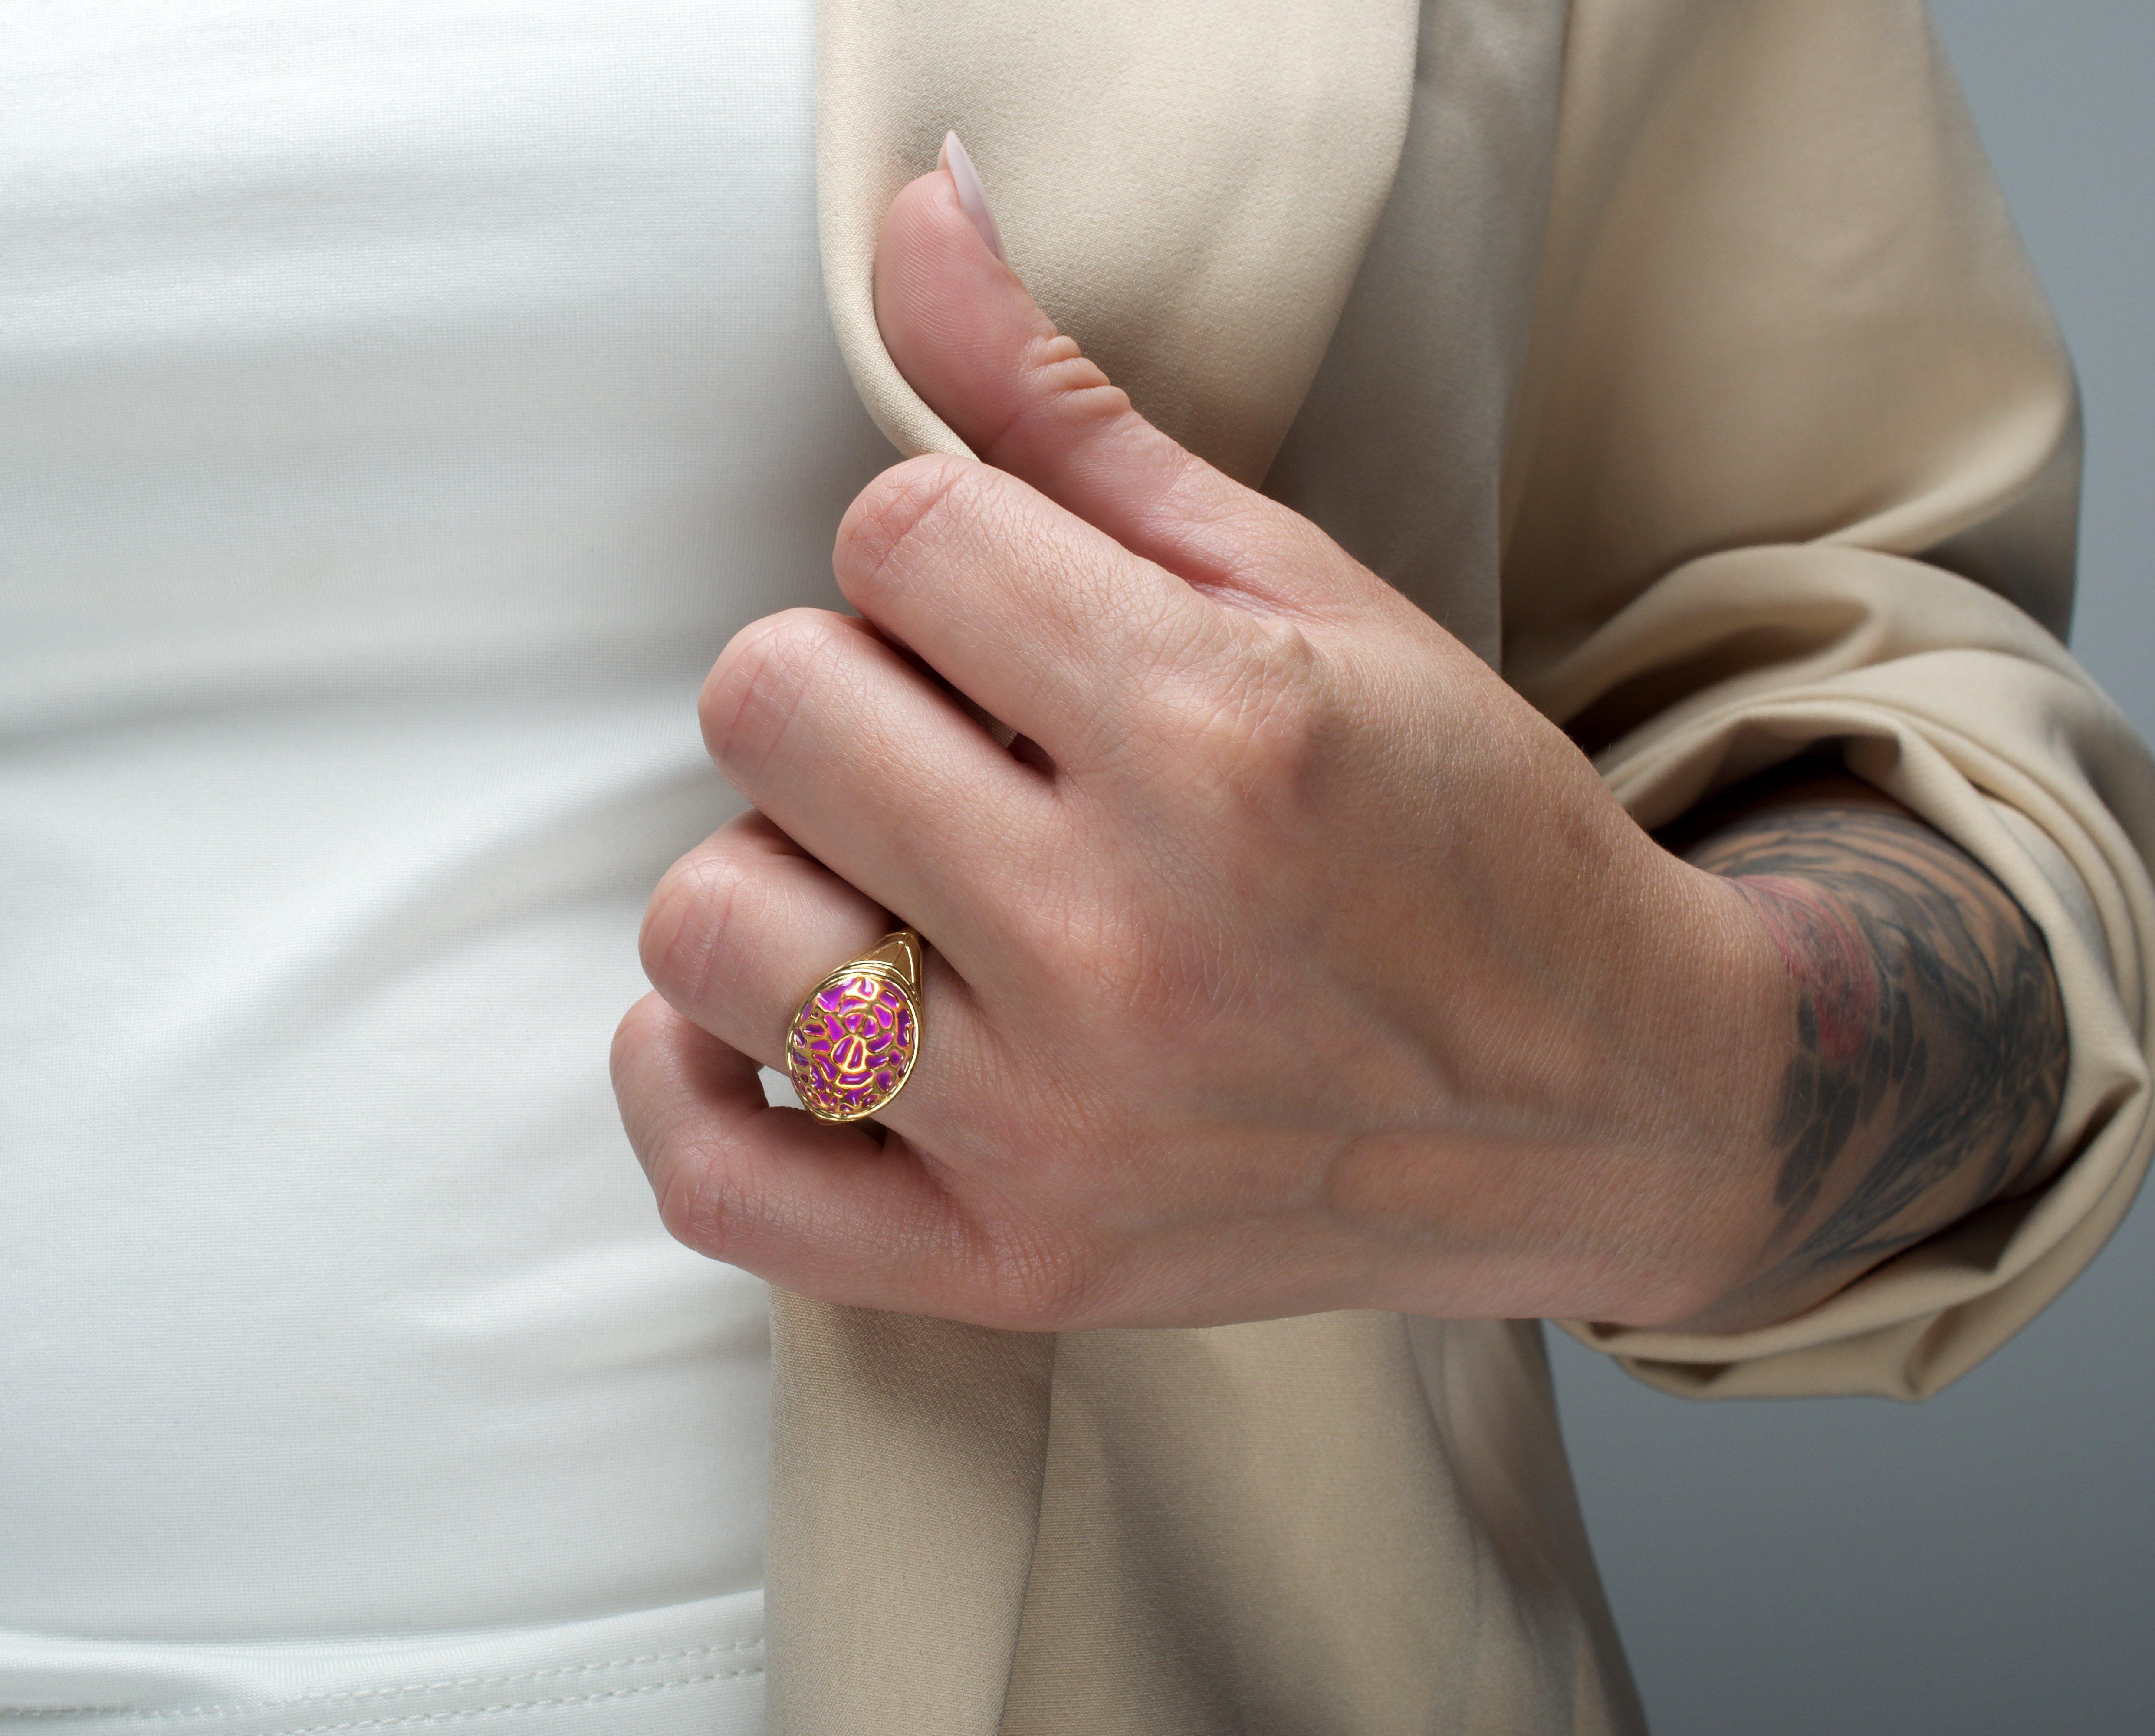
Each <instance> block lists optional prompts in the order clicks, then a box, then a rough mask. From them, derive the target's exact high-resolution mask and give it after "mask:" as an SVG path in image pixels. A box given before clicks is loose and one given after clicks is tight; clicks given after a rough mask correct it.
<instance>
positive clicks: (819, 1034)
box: [786, 929, 923, 1121]
mask: <svg viewBox="0 0 2155 1736" xmlns="http://www.w3.org/2000/svg"><path fill="white" fill-rule="evenodd" d="M922 962H923V943H922V941H921V939H920V936H919V935H916V934H915V933H914V931H913V930H912V929H897V930H896V931H895V932H893V933H892V934H888V935H884V936H883V939H882V940H879V941H878V942H877V943H876V945H875V946H874V947H873V949H872V950H869V951H868V952H865V953H863V954H862V955H861V956H860V957H858V958H857V959H849V960H847V962H846V963H844V964H842V965H839V966H838V968H837V970H833V971H832V973H831V974H830V975H829V976H827V977H825V978H824V979H823V980H822V981H821V982H819V983H817V984H816V986H815V987H814V988H813V989H811V990H810V991H809V993H808V998H807V999H806V1000H805V1001H802V1002H801V1010H800V1011H798V1012H796V1013H795V1014H794V1015H793V1022H792V1024H791V1026H790V1027H788V1028H787V1030H786V1072H787V1073H788V1074H790V1075H791V1078H792V1080H793V1088H794V1089H795V1090H796V1092H798V1093H800V1096H801V1106H802V1107H803V1108H804V1109H806V1110H807V1111H808V1113H809V1114H811V1115H813V1116H814V1117H815V1118H816V1119H817V1120H818V1121H864V1120H866V1119H868V1117H869V1116H871V1115H873V1114H875V1113H876V1111H877V1110H878V1109H882V1108H883V1107H884V1106H885V1105H886V1104H888V1103H889V1102H890V1100H891V1099H892V1098H893V1097H896V1096H897V1095H898V1093H899V1092H900V1091H902V1090H903V1089H904V1088H905V1082H906V1080H907V1078H909V1077H910V1076H911V1074H912V1072H913V1063H914V1062H915V1061H917V1060H918V1059H919V1057H920V1042H921V1036H922V1027H921V1017H920V996H921V982H922Z"/></svg>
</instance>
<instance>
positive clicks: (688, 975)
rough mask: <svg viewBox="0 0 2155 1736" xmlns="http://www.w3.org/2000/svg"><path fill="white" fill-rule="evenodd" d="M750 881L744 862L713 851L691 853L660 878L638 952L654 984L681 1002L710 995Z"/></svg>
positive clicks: (695, 1002)
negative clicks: (718, 962) (721, 957)
mask: <svg viewBox="0 0 2155 1736" xmlns="http://www.w3.org/2000/svg"><path fill="white" fill-rule="evenodd" d="M746 883H747V876H746V874H745V873H744V871H743V869H742V867H741V865H740V863H736V862H735V861H733V860H731V859H730V858H728V857H726V856H724V855H721V854H719V853H716V852H714V851H711V850H708V849H705V850H696V851H692V852H691V853H689V854H688V855H686V856H684V857H683V858H681V859H680V860H679V861H678V862H677V863H674V864H673V867H671V868H668V869H667V870H666V872H665V873H663V874H662V875H661V876H660V877H659V880H658V886H657V887H656V888H653V892H652V894H651V903H650V904H649V905H648V908H647V909H645V911H644V913H643V927H642V931H641V932H640V933H639V934H638V935H637V955H638V956H639V957H640V958H641V960H642V964H643V974H644V975H645V976H647V977H648V978H649V979H650V981H651V986H653V988H655V989H657V990H658V991H659V992H660V993H661V994H663V995H664V996H666V998H667V999H668V1000H669V1001H673V1002H674V1003H675V1004H676V1005H677V1006H679V1005H687V1006H700V1005H702V1004H703V1002H704V1001H706V1000H708V999H709V994H710V987H711V981H712V977H713V975H714V970H715V967H716V964H717V960H718V959H719V955H720V953H721V952H722V951H723V950H724V944H725V941H726V938H727V936H728V935H729V934H731V933H732V932H733V930H734V929H735V925H736V924H735V914H736V907H737V906H738V904H739V903H740V897H741V894H742V892H743V890H744V888H745V885H746Z"/></svg>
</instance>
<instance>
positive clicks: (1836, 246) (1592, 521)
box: [1503, 0, 2155, 1398]
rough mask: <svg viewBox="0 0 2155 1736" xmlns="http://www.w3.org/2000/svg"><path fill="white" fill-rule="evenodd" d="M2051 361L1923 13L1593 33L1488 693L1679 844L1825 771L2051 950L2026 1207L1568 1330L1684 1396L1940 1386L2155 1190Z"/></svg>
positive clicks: (2070, 434)
mask: <svg viewBox="0 0 2155 1736" xmlns="http://www.w3.org/2000/svg"><path fill="white" fill-rule="evenodd" d="M2079 441H2080V421H2079V415H2078V409H2077V401H2076V392H2075V387H2074V383H2073V378H2072V373H2071V366H2070V365H2069V363H2068V361H2067V359H2066V357H2065V352H2064V349H2063V346H2062V344H2061V343H2060V339H2059V336H2058V335H2057V332H2056V330H2055V325H2054V323H2053V321H2052V320H2051V318H2050V314H2049V311H2048V310H2047V308H2046V307H2045V304H2044V301H2043V299H2042V295H2041V293H2040V289H2039V288H2038V286H2037V284H2036V282H2035V276H2034V274H2033V272H2032V270H2031V269H2030V266H2029V264H2028V261H2027V259H2026V258H2025V255H2024V253H2023V251H2022V249H2021V248H2020V245H2019V241H2018V239H2017V238H2016V237H2015V235H2014V231H2013V228H2012V225H2011V223H2010V221H2009V218H2008V217H2007V215H2006V213H2005V211H2004V206H2003V203H2002V202H2001V200H2000V197H1999V192H1998V190H1997V188H1996V186H1995V184H1994V182H1993V180H1992V177H1991V176H1990V173H1989V168H1988V166H1987V165H1986V163H1985V161H1984V156H1983V151H1982V148H1981V146H1980V144H1979V142H1978V139H1977V137H1976V136H1975V133H1974V130H1973V125H1972V123H1971V121H1970V120H1969V117H1968V113H1967V111H1966V109H1965V106H1964V105H1963V101H1962V99H1961V97H1960V95H1959V93H1958V90H1957V88H1956V86H1955V85H1954V84H1953V79H1952V75H1951V73H1950V71H1949V69H1948V67H1947V66H1946V64H1945V63H1944V60H1943V55H1942V54H1941V51H1940V49H1939V48H1938V46H1937V42H1936V39H1935V38H1934V36H1933V34H1932V31H1931V29H1930V27H1929V23H1928V20H1927V17H1926V16H1925V14H1924V13H1923V11H1922V8H1921V7H1920V6H1919V5H1917V4H1912V3H1902V0H1655V3H1651V4H1648V5H1645V6H1641V5H1638V4H1635V3H1627V0H1575V3H1574V7H1573V11H1572V19H1571V25H1570V36H1569V41H1568V44H1567V47H1566V68H1565V73H1564V88H1563V99H1562V107H1561V111H1560V123H1559V145H1558V157H1557V169H1556V179H1555V185H1554V194H1553V199H1552V207H1551V217H1550V223H1549V230H1548V240H1547V244H1546V248H1545V251H1544V255H1543V263H1542V268H1541V272H1540V275H1539V279H1538V289H1537V295H1536V301H1535V306H1534V312H1533V325H1532V332H1531V337H1530V341H1529V345H1528V361H1527V369H1526V374H1525V378H1524V382H1523V387H1522V389H1521V392H1520V394H1519V397H1518V401H1517V402H1516V405H1515V407H1514V417H1513V428H1512V434H1511V443H1510V446H1509V450H1508V454H1507V464H1506V497H1505V513H1506V541H1505V561H1504V591H1503V602H1504V619H1505V631H1504V667H1505V671H1506V673H1507V676H1508V678H1509V679H1511V680H1512V681H1513V683H1514V684H1515V685H1517V686H1518V688H1519V689H1520V690H1521V691H1522V692H1523V693H1524V694H1526V695H1527V696H1528V698H1529V699H1531V700H1533V702H1534V703H1535V704H1537V705H1538V706H1539V707H1540V708H1541V709H1543V711H1545V712H1546V713H1547V714H1549V715H1550V716H1552V717H1554V719H1557V720H1558V721H1559V722H1560V723H1562V724H1563V725H1564V726H1565V728H1566V729H1567V730H1569V731H1570V732H1571V734H1572V735H1573V736H1574V739H1575V740H1578V741H1579V743H1580V744H1581V745H1582V746H1584V748H1586V749H1587V750H1588V751H1589V752H1591V753H1593V754H1594V755H1595V757H1596V760H1597V763H1598V764H1599V766H1600V769H1601V771H1602V773H1603V775H1604V776H1605V779H1606V781H1607V782H1608V785H1609V786H1610V789H1611V790H1612V791H1614V792H1615V794H1616V796H1618V798H1619V799H1620V801H1622V802H1623V803H1624V804H1625V807H1627V808H1628V809H1629V810H1630V812H1632V813H1633V814H1634V815H1635V817H1637V818H1638V819H1639V820H1640V821H1641V822H1642V823H1644V824H1646V825H1647V826H1649V827H1657V826H1660V825H1661V824H1663V823H1664V822H1667V821H1669V820H1671V819H1672V818H1674V817H1676V816H1677V815H1678V814H1680V813H1681V812H1683V811H1684V810H1685V809H1687V808H1688V807H1691V806H1692V805H1693V804H1694V803H1696V802H1697V801H1700V800H1702V798H1704V797H1705V796H1708V795H1710V794H1711V793H1712V792H1713V791H1716V790H1717V789H1719V788H1722V787H1723V786H1727V785H1728V784H1731V783H1733V782H1735V781H1738V780H1739V779H1742V778H1743V777H1746V776H1749V775H1751V774H1753V773H1754V772H1757V771H1761V770H1763V769H1765V768H1766V767H1768V766H1772V765H1774V764H1775V763H1777V762H1779V761H1781V760H1785V759H1788V758H1789V757H1791V756H1793V755H1796V754H1799V753H1802V752H1804V751H1808V750H1817V749H1820V748H1829V747H1830V748H1832V749H1834V750H1838V751H1839V752H1840V755H1842V756H1843V758H1844V759H1845V761H1846V763H1847V765H1848V766H1849V767H1850V770H1851V771H1854V772H1856V774H1858V775H1859V776H1862V777H1864V778H1866V779H1867V780H1869V781H1871V782H1872V783H1874V784H1876V785H1877V786H1880V787H1881V788H1882V789H1884V790H1886V791H1888V792H1889V793H1890V794H1891V795H1893V796H1896V797H1897V798H1898V799H1899V800H1900V801H1902V802H1904V803H1906V804H1907V806H1908V807H1910V808H1912V809H1913V810H1914V811H1915V812H1917V813H1918V814H1920V815H1922V817H1924V818H1925V819H1926V820H1927V821H1928V822H1930V823H1931V824H1932V825H1933V826H1935V827H1937V829H1938V830H1939V831H1940V832H1943V833H1944V834H1945V835H1947V836H1948V837H1951V838H1953V840H1954V841H1955V842H1958V844H1960V845H1961V846H1962V848H1964V849H1966V850H1968V852H1969V853H1971V854H1972V855H1973V856H1974V857H1976V858H1978V860H1979V861H1981V862H1982V863H1984V865H1985V866H1986V867H1987V868H1989V870H1990V871H1991V873H1993V874H1994V875H1995V876H1996V877H1997V878H1998V879H1999V881H2000V882H2001V883H2003V884H2004V886H2005V887H2006V888H2008V889H2009V891H2010V892H2011V893H2012V894H2013V895H2014V897H2015V898H2016V899H2018V900H2019V902H2020V904H2021V905H2022V906H2023V907H2024V909H2026V911H2027V912H2028V914H2029V915H2030V917H2031V919H2033V920H2034V921H2035V923H2036V924H2038V926H2039V927H2040V929H2041V930H2042V932H2043V935H2044V937H2045V940H2046V942H2047V943H2048V945H2049V948H2050V957H2051V960H2052V962H2053V964H2054V965H2055V969H2056V972H2057V978H2058V984H2059V987H2060V991H2061V992H2062V995H2063V997H2064V1001H2065V1016H2066V1022H2067V1026H2068V1029H2069V1033H2070V1040H2071V1063H2070V1069H2069V1073H2068V1077H2067V1080H2066V1084H2065V1096H2064V1101H2063V1104H2062V1106H2061V1108H2060V1113H2059V1115H2058V1119H2057V1121H2056V1124H2055V1127H2054V1129H2053V1130H2052V1133H2051V1135H2050V1141H2049V1145H2048V1146H2047V1148H2046V1150H2045V1155H2044V1158H2043V1161H2042V1164H2041V1165H2040V1170H2038V1172H2037V1185H2035V1186H2034V1187H2033V1188H2032V1190H2030V1191H2024V1192H2022V1193H2020V1194H2019V1195H2017V1196H2015V1197H2014V1198H2011V1199H2009V1200H2004V1201H1999V1202H1996V1203H1994V1204H1992V1205H1990V1206H1986V1207H1984V1209H1982V1210H1981V1211H1977V1212H1975V1213H1973V1215H1971V1216H1968V1217H1967V1218H1964V1219H1963V1220H1962V1221H1960V1222H1958V1223H1957V1224H1955V1225H1954V1226H1952V1227H1950V1228H1949V1229H1948V1230H1946V1231H1944V1232H1941V1233H1939V1234H1937V1235H1936V1236H1933V1237H1930V1238H1929V1239H1927V1241H1924V1242H1921V1243H1919V1244H1917V1246H1915V1247H1911V1248H1909V1249H1907V1251H1905V1252H1902V1253H1901V1254H1900V1255H1898V1256H1897V1257H1894V1258H1893V1259H1891V1260H1889V1261H1887V1262H1886V1263H1884V1264H1883V1265H1881V1266H1879V1267H1876V1268H1875V1269H1873V1270H1872V1271H1871V1272H1870V1273H1867V1274H1866V1276H1864V1277H1863V1278H1861V1279H1859V1280H1858V1281H1857V1282H1856V1283H1853V1284H1851V1285H1850V1286H1849V1287H1847V1288H1845V1289H1844V1290H1842V1291H1841V1292H1840V1293H1838V1294H1836V1295H1835V1296H1834V1297H1832V1298H1830V1299H1829V1300H1828V1301H1826V1302H1825V1303H1821V1304H1820V1305H1819V1306H1817V1307H1815V1308H1811V1309H1809V1310H1808V1311H1807V1312H1805V1313H1804V1314H1800V1315H1799V1316H1798V1317H1796V1318H1795V1319H1791V1320H1788V1321H1784V1322H1783V1323H1781V1324H1777V1325H1774V1326H1771V1327H1768V1328H1764V1329H1758V1330H1755V1331H1750V1332H1744V1333H1739V1334H1701V1333H1687V1332H1673V1331H1661V1330H1641V1329H1617V1328H1614V1327H1609V1326H1604V1325H1598V1324H1592V1323H1569V1329H1570V1330H1571V1331H1573V1332H1574V1334H1575V1335H1577V1336H1578V1337H1579V1338H1580V1339H1583V1340H1584V1342H1586V1343H1587V1344H1591V1345H1594V1346H1595V1347H1597V1348H1599V1349H1604V1350H1607V1351H1609V1352H1610V1353H1612V1354H1615V1356H1617V1357H1618V1358H1619V1359H1620V1360H1621V1361H1622V1362H1623V1363H1624V1365H1625V1366H1626V1367H1627V1368H1629V1369H1630V1370H1631V1371H1632V1372H1633V1373H1635V1374H1636V1375H1640V1376H1641V1378H1642V1379H1645V1380H1648V1381H1650V1382H1651V1383H1653V1384H1655V1385H1659V1386H1662V1387H1665V1388H1667V1389H1668V1390H1672V1391H1677V1392H1682V1393H1687V1394H1692V1395H1702V1396H1704V1395H1786V1394H1798V1393H1823V1392H1876V1393H1885V1394H1891V1395H1897V1396H1900V1397H1904V1398H1915V1397H1921V1396H1922V1395H1926V1394H1927V1393H1930V1392H1932V1391H1934V1390H1937V1388H1938V1387H1940V1386H1942V1385H1944V1384H1945V1383H1946V1382H1948V1381H1949V1380H1953V1378H1954V1377H1955V1376H1957V1375H1959V1374H1960V1373H1962V1372H1963V1370H1966V1369H1968V1367H1969V1366H1970V1365H1973V1363H1974V1362H1976V1361H1977V1360H1979V1359H1980V1358H1982V1357H1983V1356H1984V1355H1985V1354H1988V1353H1989V1351H1990V1350H1992V1349H1994V1348H1995V1347H1996V1346H1997V1345H1998V1344H2000V1343H2002V1342H2003V1341H2004V1339H2006V1338H2007V1337H2008V1336H2009V1335H2010V1334H2012V1333H2013V1332H2014V1331H2015V1330H2016V1329H2018V1328H2019V1327H2020V1326H2021V1325H2022V1324H2024V1323H2025V1322H2026V1321H2027V1320H2028V1319H2030V1318H2031V1317H2032V1316H2033V1315H2034V1314H2035V1313H2036V1312H2037V1311H2038V1310H2039V1309H2040V1308H2042V1307H2043V1306H2044V1304H2045V1303H2047V1302H2049V1301H2050V1298H2052V1297H2054V1296H2055V1295H2056V1294H2057V1293H2059V1292H2060V1290H2061V1289H2063V1288H2064V1287H2065V1285H2066V1284H2067V1283H2070V1282H2071V1279H2072V1278H2073V1277H2074V1276H2075V1275H2076V1273H2078V1272H2079V1271H2080V1270H2081V1268H2082V1267H2085V1266H2086V1263H2087V1262H2089V1261H2090V1260H2091V1259H2092V1258H2093V1257H2094V1256H2095V1254H2096V1252H2097V1251H2098V1250H2099V1249H2100V1248H2101V1246H2102V1244H2103V1242H2104V1241H2105V1240H2106V1238H2107V1237H2108V1236H2109V1235H2110V1233H2111V1231H2112V1230H2113V1229H2114V1228H2115V1227H2116V1226H2117V1223H2118V1221H2120V1219H2121V1218H2122V1216H2123V1215H2124V1213H2125V1211H2126V1209H2127V1206H2129V1204H2130V1203H2131V1201H2132V1196H2133V1194H2134V1192H2135V1191H2136V1190H2137V1186H2138V1184H2139V1181H2140V1179H2141V1176H2142V1173H2143V1172H2144V1170H2146V1167H2147V1160H2148V1153H2149V1147H2150V1143H2151V1137H2155V1114H2151V1108H2155V1104H2151V1092H2150V1057H2149V1048H2148V1044H2149V1040H2150V1027H2151V1007H2150V1005H2149V993H2150V985H2149V983H2148V980H2147V976H2148V966H2149V963H2150V960H2151V956H2155V890H2151V886H2150V883H2149V878H2148V874H2147V868H2146V866H2145V864H2146V863H2147V860H2148V859H2149V858H2150V857H2151V855H2155V763H2151V760H2150V759H2149V756H2148V755H2147V751H2146V750H2145V749H2144V748H2143V747H2142V744H2141V743H2140V742H2139V740H2137V737H2136V736H2135V735H2134V734H2133V732H2132V729H2131V728H2130V726H2129V725H2127V723H2126V721H2125V720H2124V719H2123V718H2122V715H2121V714H2119V712H2118V711H2117V708H2116V707H2115V706H2114V705H2112V704H2111V703H2110V701H2109V700H2108V699H2106V698H2105V697H2104V696H2103V694H2101V692H2099V691H2098V690H2097V689H2096V687H2095V686H2094V684H2092V683H2091V681H2090V679H2088V677H2087V675H2086V673H2085V672H2084V671H2082V670H2081V668H2080V667H2079V666H2078V665H2077V664H2076V663H2075V662H2074V660H2073V658H2071V655H2070V653H2068V652H2067V651H2066V649H2065V646H2064V644H2063V643H2062V636H2063V635H2064V633H2065V629H2066V627H2067V624H2068V622H2069V619H2070V614H2071V597H2072V582H2073V563H2074V536H2075V529H2076V515H2077V495H2078V472H2079Z"/></svg>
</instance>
